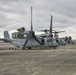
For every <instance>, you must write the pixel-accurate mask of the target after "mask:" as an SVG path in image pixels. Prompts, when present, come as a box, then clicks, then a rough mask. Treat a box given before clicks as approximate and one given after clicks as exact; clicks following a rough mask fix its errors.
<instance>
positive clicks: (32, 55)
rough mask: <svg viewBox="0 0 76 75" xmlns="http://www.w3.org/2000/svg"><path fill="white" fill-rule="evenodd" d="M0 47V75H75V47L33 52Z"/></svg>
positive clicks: (69, 46)
mask: <svg viewBox="0 0 76 75" xmlns="http://www.w3.org/2000/svg"><path fill="white" fill-rule="evenodd" d="M0 47H1V49H0V75H76V45H66V46H59V47H58V48H57V49H52V48H45V49H34V50H33V49H32V50H28V49H27V50H8V49H7V48H8V47H9V46H8V45H7V46H5V47H7V48H6V49H5V48H4V49H2V46H0Z"/></svg>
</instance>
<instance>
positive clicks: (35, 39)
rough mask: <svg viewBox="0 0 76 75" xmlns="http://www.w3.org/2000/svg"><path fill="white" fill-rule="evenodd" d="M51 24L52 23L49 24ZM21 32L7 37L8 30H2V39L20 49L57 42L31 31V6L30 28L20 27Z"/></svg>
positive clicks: (46, 45) (51, 44)
mask: <svg viewBox="0 0 76 75" xmlns="http://www.w3.org/2000/svg"><path fill="white" fill-rule="evenodd" d="M51 25H52V24H51ZM22 30H23V31H22V32H15V33H12V35H13V36H12V37H13V39H11V38H10V37H9V34H8V31H4V38H3V39H2V40H4V41H5V42H9V43H11V44H13V45H14V46H16V47H18V48H20V49H25V48H28V49H31V48H32V47H42V46H43V47H54V48H55V47H57V46H58V44H57V43H56V42H55V40H53V38H52V37H51V38H50V37H47V38H46V39H44V38H42V37H40V36H37V35H35V32H34V31H33V25H32V7H31V30H30V31H28V32H27V31H25V28H22ZM51 35H52V34H50V36H51Z"/></svg>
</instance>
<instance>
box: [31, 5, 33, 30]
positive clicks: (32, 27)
mask: <svg viewBox="0 0 76 75" xmlns="http://www.w3.org/2000/svg"><path fill="white" fill-rule="evenodd" d="M31 31H33V26H32V6H31Z"/></svg>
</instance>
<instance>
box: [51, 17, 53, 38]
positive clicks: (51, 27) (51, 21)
mask: <svg viewBox="0 0 76 75" xmlns="http://www.w3.org/2000/svg"><path fill="white" fill-rule="evenodd" d="M50 34H51V37H53V35H52V16H51V22H50Z"/></svg>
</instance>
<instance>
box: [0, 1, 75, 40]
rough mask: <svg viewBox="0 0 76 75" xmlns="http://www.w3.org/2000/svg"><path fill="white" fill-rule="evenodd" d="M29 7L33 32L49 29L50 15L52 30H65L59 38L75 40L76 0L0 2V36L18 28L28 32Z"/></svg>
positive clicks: (29, 20)
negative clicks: (23, 28)
mask: <svg viewBox="0 0 76 75" xmlns="http://www.w3.org/2000/svg"><path fill="white" fill-rule="evenodd" d="M31 6H32V7H33V28H34V30H35V31H39V30H41V29H49V27H50V18H51V15H52V16H53V29H54V30H57V31H60V30H65V32H63V33H60V34H59V35H60V37H64V36H72V38H73V39H76V0H0V36H3V31H6V30H8V31H9V32H10V34H11V32H12V31H14V30H16V29H18V28H20V27H25V29H26V30H30V25H31Z"/></svg>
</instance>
